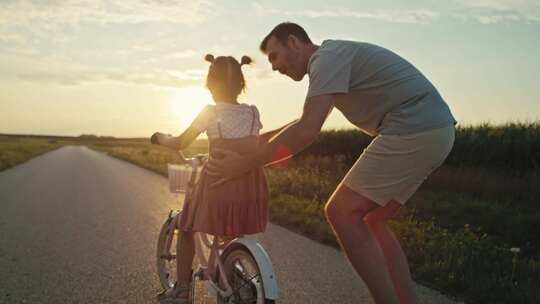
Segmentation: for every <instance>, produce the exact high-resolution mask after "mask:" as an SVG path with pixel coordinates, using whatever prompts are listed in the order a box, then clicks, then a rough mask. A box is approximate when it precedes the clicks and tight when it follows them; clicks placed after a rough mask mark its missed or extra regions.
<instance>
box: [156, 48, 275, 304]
mask: <svg viewBox="0 0 540 304" xmlns="http://www.w3.org/2000/svg"><path fill="white" fill-rule="evenodd" d="M205 59H206V60H207V61H209V62H210V63H211V64H210V68H209V70H208V76H207V78H206V86H207V87H208V89H209V90H210V92H211V93H212V97H213V99H214V102H215V105H209V106H206V107H205V108H204V109H203V110H202V111H201V113H199V115H198V116H197V118H195V120H194V121H193V122H192V124H191V126H190V127H189V128H188V129H187V130H186V131H184V133H182V135H180V136H178V137H171V136H167V135H165V134H162V133H155V134H154V135H153V136H152V142H153V143H157V144H160V145H165V146H168V147H170V148H173V149H177V150H182V149H185V148H186V147H187V146H189V145H190V144H191V143H192V142H193V141H194V140H195V138H197V136H198V135H199V134H200V133H202V132H206V134H207V135H208V139H209V149H210V155H211V157H219V155H216V154H217V151H214V150H216V149H218V150H219V149H227V150H231V151H234V152H236V153H239V154H241V155H245V154H248V153H253V152H255V150H256V149H257V147H258V145H259V136H258V135H259V130H260V129H261V128H262V125H261V122H260V120H259V112H258V110H257V108H256V107H255V106H252V105H247V104H243V103H242V104H240V103H238V101H237V98H238V95H240V93H241V92H242V91H244V88H245V81H244V76H243V74H242V70H241V68H240V67H241V65H244V64H250V63H251V59H250V58H249V57H247V56H243V57H242V60H241V63H238V61H236V59H234V58H233V57H230V56H229V57H225V56H220V57H217V58H214V56H212V55H206V57H205ZM267 221H268V185H267V182H266V177H265V175H264V172H263V169H262V168H258V169H255V170H252V171H250V172H248V173H246V174H245V175H243V176H241V177H240V178H237V179H233V180H229V181H226V182H223V183H222V182H221V181H219V182H218V179H217V178H214V177H212V176H209V175H208V174H206V170H205V168H204V167H203V170H202V172H201V177H200V179H199V182H198V184H197V186H196V188H195V191H194V195H193V197H192V199H191V200H189V201H186V203H185V205H184V208H183V212H182V216H181V218H180V221H179V224H178V227H179V229H180V230H181V231H182V233H181V237H180V240H179V241H178V244H177V252H178V253H179V254H178V255H177V257H176V258H177V267H178V269H177V271H178V273H177V275H178V282H177V284H176V285H175V287H173V288H172V289H169V290H165V291H164V292H162V293H161V294H159V295H158V299H159V300H160V301H161V303H188V296H189V290H190V284H191V266H192V263H193V257H194V241H193V233H194V232H196V231H199V232H205V233H208V234H212V235H218V236H223V237H227V238H233V237H236V236H239V235H246V234H255V233H259V232H262V231H264V230H265V228H266V224H267Z"/></svg>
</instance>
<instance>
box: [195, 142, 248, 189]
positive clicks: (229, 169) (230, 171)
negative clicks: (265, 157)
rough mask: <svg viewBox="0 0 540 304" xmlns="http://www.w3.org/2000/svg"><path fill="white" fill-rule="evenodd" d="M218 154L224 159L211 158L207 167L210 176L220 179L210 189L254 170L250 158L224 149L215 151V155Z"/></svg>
mask: <svg viewBox="0 0 540 304" xmlns="http://www.w3.org/2000/svg"><path fill="white" fill-rule="evenodd" d="M216 153H217V154H220V155H222V156H223V157H220V158H219V159H218V158H215V157H212V156H210V158H209V160H208V164H207V165H206V170H207V171H206V172H207V173H208V175H210V176H213V177H218V178H219V180H218V181H217V182H215V183H213V184H211V185H210V187H214V186H217V185H220V184H223V183H224V182H226V181H228V180H231V179H234V178H235V177H238V176H240V175H242V174H244V173H246V172H248V171H249V170H251V169H253V168H252V165H251V159H250V158H249V157H244V156H242V155H240V154H238V153H236V152H233V151H229V150H223V149H214V150H213V154H216Z"/></svg>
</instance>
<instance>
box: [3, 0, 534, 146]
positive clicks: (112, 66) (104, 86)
mask: <svg viewBox="0 0 540 304" xmlns="http://www.w3.org/2000/svg"><path fill="white" fill-rule="evenodd" d="M283 21H292V22H296V23H298V24H300V25H302V26H303V27H304V28H305V29H306V31H307V32H308V34H309V35H310V37H311V39H312V40H313V41H314V43H316V44H320V43H321V42H322V41H323V40H325V39H346V40H356V41H364V42H370V43H374V44H378V45H381V46H383V47H386V48H389V49H391V50H392V51H394V52H396V53H398V54H399V55H401V56H402V57H404V58H406V59H407V60H409V61H410V62H412V63H413V64H414V65H415V66H416V67H417V68H419V69H420V70H421V71H422V72H423V73H424V74H425V75H426V76H427V77H428V79H430V81H431V82H432V83H433V84H434V85H435V86H436V87H437V88H438V90H439V92H440V93H441V95H442V96H443V97H444V99H445V100H446V102H447V103H448V104H449V106H450V108H451V110H452V112H453V114H454V116H455V117H456V119H457V120H458V122H459V124H460V125H475V124H480V123H484V122H488V123H493V124H504V123H506V122H534V121H539V120H540V85H539V84H540V83H539V80H538V79H539V77H538V71H540V59H539V54H540V1H538V0H513V1H510V0H448V1H432V0H431V1H427V0H422V1H420V0H414V1H413V0H402V1H386V0H380V1H361V0H349V1H345V0H333V1H327V0H324V1H319V0H311V1H294V0H287V1H281V0H272V1H262V0H261V1H217V0H215V1H212V0H188V1H173V0H122V1H114V0H109V1H105V0H81V1H70V0H56V1H45V0H40V1H11V0H0V88H1V90H0V133H8V134H47V135H67V136H78V135H80V134H95V135H99V136H115V137H148V136H150V135H151V134H152V133H153V132H155V131H161V132H166V133H170V134H179V133H181V132H182V131H183V130H184V129H185V128H186V127H187V126H189V124H190V122H191V120H192V119H193V118H194V117H195V116H196V115H197V113H198V112H199V111H200V109H202V108H203V107H204V105H205V104H211V103H212V102H213V101H212V99H211V97H210V94H209V92H208V91H207V90H206V88H205V87H204V80H205V77H206V73H207V70H208V63H207V62H206V61H204V59H203V57H204V55H205V54H207V53H211V54H214V55H216V56H218V55H232V56H235V57H236V58H237V59H238V60H239V59H240V57H241V56H242V55H249V56H251V57H252V58H253V59H254V64H252V65H251V66H248V67H243V68H242V69H243V71H244V74H245V77H246V82H247V91H246V93H245V94H243V95H242V96H241V98H240V102H245V103H249V104H254V105H256V106H257V107H258V108H259V111H260V112H261V120H262V123H263V126H264V128H263V131H264V130H271V129H273V128H277V127H280V126H282V125H284V124H286V123H288V122H290V121H291V120H293V119H296V118H298V117H299V116H300V114H301V112H302V105H303V103H304V99H305V94H306V90H307V85H308V77H305V78H304V80H303V81H301V82H293V81H292V80H290V79H289V78H287V77H285V76H283V75H280V74H279V73H276V72H272V70H271V66H270V64H269V63H268V61H267V59H266V57H265V56H264V55H263V54H262V53H260V51H259V50H258V46H259V43H260V41H261V40H262V38H264V36H265V35H266V34H267V33H268V32H269V31H270V30H271V29H272V28H273V27H274V26H275V25H277V24H278V23H280V22H283ZM324 128H325V129H341V128H353V125H351V124H350V123H348V122H347V121H346V120H345V119H344V118H343V116H342V115H341V114H340V113H339V111H337V110H334V111H333V113H332V114H331V116H330V117H329V118H328V120H327V122H326V124H325V126H324Z"/></svg>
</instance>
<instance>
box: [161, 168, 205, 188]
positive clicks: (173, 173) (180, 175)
mask: <svg viewBox="0 0 540 304" xmlns="http://www.w3.org/2000/svg"><path fill="white" fill-rule="evenodd" d="M167 171H168V174H169V190H170V191H171V192H172V193H181V192H186V190H187V188H188V184H189V181H190V179H191V173H192V172H193V168H192V167H191V166H189V165H177V164H167ZM197 171H200V169H199V170H197ZM197 175H198V174H197Z"/></svg>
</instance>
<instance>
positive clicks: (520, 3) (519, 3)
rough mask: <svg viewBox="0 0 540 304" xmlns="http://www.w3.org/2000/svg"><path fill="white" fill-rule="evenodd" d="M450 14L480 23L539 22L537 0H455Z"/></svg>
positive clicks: (539, 10) (539, 11) (539, 14)
mask: <svg viewBox="0 0 540 304" xmlns="http://www.w3.org/2000/svg"><path fill="white" fill-rule="evenodd" d="M456 3H457V4H458V8H457V9H456V11H455V12H454V13H453V14H452V16H453V17H456V18H458V19H461V20H476V21H478V22H480V23H482V24H495V23H500V22H523V21H527V22H539V21H540V2H539V1H537V0H467V1H465V0H457V1H456Z"/></svg>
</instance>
